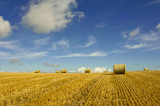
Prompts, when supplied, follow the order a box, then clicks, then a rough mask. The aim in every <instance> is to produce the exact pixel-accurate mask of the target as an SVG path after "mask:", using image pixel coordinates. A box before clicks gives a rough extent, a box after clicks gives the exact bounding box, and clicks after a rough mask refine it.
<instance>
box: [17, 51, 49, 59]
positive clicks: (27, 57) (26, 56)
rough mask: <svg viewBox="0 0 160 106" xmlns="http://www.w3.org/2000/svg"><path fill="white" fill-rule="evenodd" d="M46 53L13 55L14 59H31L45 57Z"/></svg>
mask: <svg viewBox="0 0 160 106" xmlns="http://www.w3.org/2000/svg"><path fill="white" fill-rule="evenodd" d="M47 53H48V52H46V51H42V52H25V53H20V54H17V55H15V57H18V58H21V59H33V58H37V57H43V56H46V55H47Z"/></svg>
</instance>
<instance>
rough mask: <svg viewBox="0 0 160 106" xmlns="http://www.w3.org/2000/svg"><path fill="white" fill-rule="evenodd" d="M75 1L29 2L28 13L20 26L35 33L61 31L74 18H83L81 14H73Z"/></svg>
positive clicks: (39, 0) (75, 5) (50, 0)
mask: <svg viewBox="0 0 160 106" xmlns="http://www.w3.org/2000/svg"><path fill="white" fill-rule="evenodd" d="M74 8H77V3H76V0H38V1H36V2H31V4H30V7H29V10H28V12H27V13H26V14H25V16H23V17H22V24H24V25H27V26H28V27H31V28H33V31H34V32H36V33H44V34H47V33H50V32H55V31H60V30H63V29H65V28H66V27H67V25H68V23H70V22H71V21H72V19H73V18H74V17H76V16H77V17H78V18H82V17H84V13H83V12H74V11H73V9H74Z"/></svg>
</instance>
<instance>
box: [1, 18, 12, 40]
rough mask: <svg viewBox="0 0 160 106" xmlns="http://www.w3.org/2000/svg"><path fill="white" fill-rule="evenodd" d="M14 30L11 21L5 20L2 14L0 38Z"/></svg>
mask: <svg viewBox="0 0 160 106" xmlns="http://www.w3.org/2000/svg"><path fill="white" fill-rule="evenodd" d="M11 32H12V27H11V25H10V23H9V21H7V20H4V19H3V17H2V16H0V38H4V37H7V36H9V34H11Z"/></svg>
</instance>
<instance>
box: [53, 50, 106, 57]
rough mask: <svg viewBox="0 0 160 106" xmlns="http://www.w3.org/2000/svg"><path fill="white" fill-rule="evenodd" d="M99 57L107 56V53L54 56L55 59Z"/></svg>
mask: <svg viewBox="0 0 160 106" xmlns="http://www.w3.org/2000/svg"><path fill="white" fill-rule="evenodd" d="M100 56H107V53H105V52H98V51H97V52H92V53H89V54H85V53H75V54H67V55H64V56H55V57H56V58H62V57H100Z"/></svg>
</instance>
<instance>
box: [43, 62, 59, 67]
mask: <svg viewBox="0 0 160 106" xmlns="http://www.w3.org/2000/svg"><path fill="white" fill-rule="evenodd" d="M43 65H44V66H46V67H60V65H59V64H49V63H47V62H44V63H43Z"/></svg>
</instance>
